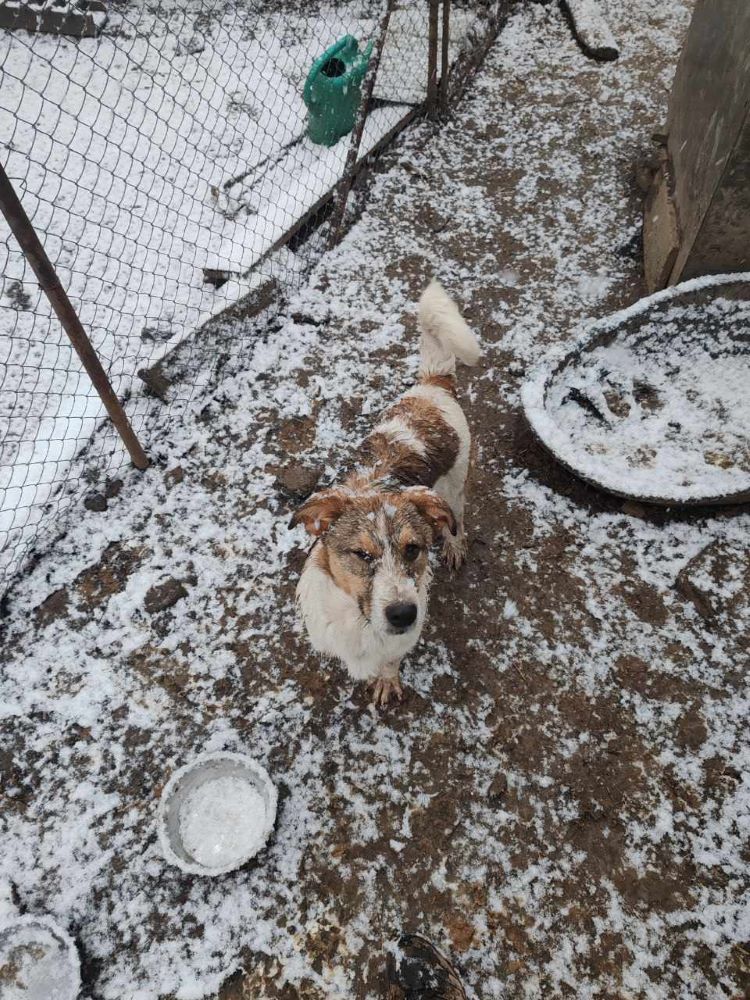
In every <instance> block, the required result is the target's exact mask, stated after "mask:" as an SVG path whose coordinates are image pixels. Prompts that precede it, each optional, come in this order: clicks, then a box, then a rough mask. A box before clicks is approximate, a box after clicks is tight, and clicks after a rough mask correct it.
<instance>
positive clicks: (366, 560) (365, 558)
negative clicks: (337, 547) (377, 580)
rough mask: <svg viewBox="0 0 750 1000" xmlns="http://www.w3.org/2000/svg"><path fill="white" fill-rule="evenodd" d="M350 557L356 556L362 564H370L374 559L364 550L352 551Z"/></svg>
mask: <svg viewBox="0 0 750 1000" xmlns="http://www.w3.org/2000/svg"><path fill="white" fill-rule="evenodd" d="M352 555H353V556H356V557H357V559H361V560H362V562H363V563H371V562H372V561H373V559H374V558H375V557H374V556H372V555H370V553H369V552H365V550H364V549H352Z"/></svg>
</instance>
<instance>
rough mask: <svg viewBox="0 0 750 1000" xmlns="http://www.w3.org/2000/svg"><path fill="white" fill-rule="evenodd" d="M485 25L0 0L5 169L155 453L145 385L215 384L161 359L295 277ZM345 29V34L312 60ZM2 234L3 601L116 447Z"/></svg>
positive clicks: (12, 243)
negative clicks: (327, 223) (43, 538)
mask: <svg viewBox="0 0 750 1000" xmlns="http://www.w3.org/2000/svg"><path fill="white" fill-rule="evenodd" d="M498 19H499V10H498V5H497V4H493V3H489V4H488V3H486V2H483V3H478V2H475V3H468V4H465V5H463V6H461V5H456V4H455V3H454V4H453V5H452V6H451V8H450V9H449V7H448V0H443V2H442V3H441V2H440V0H409V2H401V3H398V2H394V0H327V2H320V3H316V2H312V0H231V2H230V0H108V2H106V3H103V2H100V0H0V140H1V142H2V145H1V146H0V155H1V157H2V159H1V160H0V162H1V163H2V164H3V166H4V168H5V172H6V174H7V176H8V178H9V180H10V183H11V185H12V187H13V189H14V191H15V193H16V194H17V196H18V198H19V199H20V202H21V204H22V206H23V208H24V209H25V212H26V214H27V216H28V217H29V219H30V221H31V225H32V226H33V228H34V230H35V231H36V233H37V235H38V237H39V239H40V240H41V243H42V244H43V246H44V249H45V250H46V253H47V255H48V257H49V260H50V262H51V264H52V265H53V267H54V268H55V270H56V272H57V276H58V278H59V280H60V284H61V285H62V287H63V289H65V290H66V291H67V293H68V295H69V298H70V302H71V304H72V306H73V309H74V310H75V312H76V313H77V315H78V317H79V318H80V321H81V323H82V325H83V328H84V330H85V331H86V333H87V334H88V337H89V338H90V340H91V343H92V344H93V347H94V350H95V351H96V354H97V355H98V358H99V359H100V361H101V364H102V366H103V368H104V370H105V372H106V374H107V376H108V379H109V381H110V383H111V386H112V387H113V389H114V392H115V393H116V394H117V396H118V397H119V398H120V399H121V400H123V401H124V403H125V410H126V412H127V416H128V418H129V420H130V423H131V425H132V427H133V429H134V430H135V433H136V434H137V435H138V437H139V438H140V440H141V443H142V445H143V446H144V448H145V450H146V452H148V450H149V440H148V427H147V420H146V417H147V413H148V410H149V407H150V406H151V405H152V404H151V401H150V397H149V393H151V394H153V393H156V394H157V395H163V396H164V398H165V400H166V401H167V405H170V406H179V405H181V404H184V403H185V402H186V401H188V400H189V399H190V398H191V397H192V396H193V395H194V394H195V393H196V392H197V391H199V390H200V389H201V387H203V386H205V384H206V383H207V381H208V379H209V378H210V371H208V370H207V360H206V358H205V356H202V357H201V360H200V362H198V360H197V356H196V357H195V358H194V365H195V367H194V370H192V371H191V370H189V369H190V357H191V355H190V351H189V350H188V354H187V357H188V361H187V367H188V373H187V377H185V376H184V375H183V378H182V379H181V381H180V383H179V385H178V386H176V387H175V388H174V389H173V390H171V391H169V392H168V393H167V392H166V391H165V390H164V386H163V379H162V371H161V367H160V366H163V365H164V361H163V359H164V358H168V357H169V356H170V355H171V354H173V353H174V351H175V348H176V347H177V345H182V349H183V355H184V345H185V344H186V343H187V344H190V342H191V341H190V338H191V335H193V334H194V333H195V331H196V330H198V329H200V328H202V327H205V324H206V323H207V322H209V321H210V320H211V317H215V316H217V315H219V314H221V313H222V312H223V311H224V310H227V309H228V308H230V307H234V308H243V309H245V311H246V313H247V314H248V315H251V314H252V313H253V312H258V311H259V310H261V309H262V308H268V307H269V306H271V305H272V304H273V303H274V302H275V301H278V299H279V297H280V295H281V292H282V289H283V288H285V287H286V288H289V287H292V288H293V287H294V286H295V284H296V283H298V282H299V281H300V280H301V278H302V276H303V275H304V274H305V271H306V269H307V267H308V266H309V264H310V262H311V261H312V260H313V259H314V258H315V256H316V255H319V254H320V253H321V252H322V249H323V247H324V246H325V239H324V238H323V236H322V235H321V231H320V230H319V231H318V233H317V236H315V237H313V238H307V239H305V237H306V236H309V234H310V233H311V232H313V231H314V224H313V223H314V220H315V219H316V218H319V217H320V214H321V212H325V211H326V206H328V205H330V204H331V203H333V204H334V205H335V206H338V207H337V208H334V217H335V216H336V214H337V212H338V213H339V214H340V208H341V202H342V198H341V194H342V192H345V189H346V186H347V184H348V179H350V178H351V176H353V172H354V170H355V169H356V166H357V164H359V163H361V162H362V161H363V158H364V157H366V156H367V154H368V153H371V152H373V151H377V150H378V149H379V148H381V147H382V146H383V145H384V143H385V142H387V141H388V140H389V139H390V138H391V137H392V136H393V135H394V134H395V133H396V132H398V131H399V129H400V128H401V127H403V125H404V124H405V123H407V122H408V121H409V120H410V119H411V118H412V117H413V116H414V115H415V114H417V113H420V112H424V111H425V110H429V109H431V108H433V107H436V106H437V105H438V104H439V103H440V101H441V99H442V101H443V103H444V104H445V103H446V101H447V97H448V88H447V86H446V85H447V83H448V80H449V76H448V72H447V68H448V66H450V65H459V66H460V65H463V64H465V65H471V62H472V58H473V57H474V56H475V55H476V52H477V51H478V50H479V49H480V48H481V46H482V40H484V39H487V38H488V37H490V36H491V34H492V33H493V31H495V30H496V27H497V21H498ZM449 23H450V27H449V30H444V29H445V28H447V27H448V24H449ZM346 36H352V38H353V39H356V40H357V43H358V44H354V43H352V42H349V43H347V44H344V43H342V48H340V49H337V50H336V52H335V53H334V54H333V55H332V56H330V57H329V58H328V59H327V60H322V61H320V57H321V56H322V55H323V54H324V53H325V52H326V50H327V49H328V48H329V47H330V46H331V45H334V44H335V43H336V42H337V41H340V40H342V39H344V38H345V37H346ZM369 42H373V43H375V50H374V51H375V59H376V60H377V57H378V56H379V57H380V59H379V65H378V69H377V74H376V75H375V74H374V72H373V69H370V71H369V72H367V73H366V75H364V73H365V70H366V69H367V66H368V52H367V51H366V45H367V43H369ZM461 53H463V55H461ZM316 60H318V65H317V73H314V74H313V78H312V79H311V81H310V83H309V84H308V88H307V90H306V87H305V83H306V80H307V79H308V74H309V73H310V71H311V67H312V66H313V64H314V63H315V62H316ZM462 61H463V62H462ZM457 75H458V74H457ZM340 77H344V78H345V80H346V81H347V85H346V86H343V87H340V89H339V91H338V92H337V93H338V98H340V99H341V103H342V104H343V105H346V104H347V97H348V98H349V102H348V106H347V107H342V106H339V107H338V111H337V115H338V117H339V120H338V121H337V122H334V123H331V122H330V121H327V120H326V117H327V114H328V112H329V111H330V110H331V109H330V108H327V107H326V106H325V105H326V98H325V94H326V93H327V92H328V91H330V88H331V87H332V86H335V85H336V80H337V79H338V78H340ZM332 81H333V82H332ZM441 81H442V82H441ZM349 83H351V87H352V88H353V90H354V92H356V94H357V95H359V94H364V96H363V97H362V98H361V99H360V98H359V97H358V100H359V107H360V109H366V114H365V113H364V110H362V113H361V120H360V122H359V125H360V126H361V128H357V127H356V126H355V128H354V129H352V122H351V120H347V116H349V117H351V114H352V102H351V96H352V89H350V87H349ZM326 88H328V90H327V89H326ZM357 88H359V89H357ZM321 93H322V94H323V95H324V98H323V101H322V104H321V103H320V102H321V98H320V94H321ZM306 98H307V102H308V103H307V104H306ZM315 100H318V104H317V105H315ZM332 101H333V98H331V102H332ZM308 104H309V105H310V110H308ZM355 104H356V102H355ZM354 112H355V113H356V112H357V107H356V106H355V107H354ZM316 115H317V116H319V117H320V118H321V120H320V121H317V125H316V127H317V129H318V133H317V135H316V138H317V140H318V141H313V139H312V134H313V133H312V130H313V125H312V124H311V122H312V120H313V118H315V116H316ZM336 128H338V130H339V133H341V135H342V138H341V139H340V141H338V142H334V141H333V139H334V138H335V136H333V133H332V132H331V131H330V130H331V129H334V130H335V129H336ZM327 129H328V131H326V130H327ZM342 129H343V130H344V131H343V132H342V131H341V130H342ZM308 130H310V134H308ZM321 130H322V131H321ZM360 133H361V134H360ZM321 137H322V138H321ZM356 138H359V139H360V140H361V141H360V142H359V145H358V147H357V145H356V142H355V141H354V139H356ZM327 142H332V143H333V144H330V145H327V144H325V143H327ZM355 154H356V155H355ZM342 178H344V180H342ZM347 178H348V179H347ZM336 192H338V201H337V200H336V198H334V199H332V195H333V194H335V193H336ZM0 233H1V235H2V241H0V261H1V263H2V268H1V271H2V282H1V284H0V467H1V471H0V592H1V591H2V590H3V589H4V586H6V585H7V583H8V581H9V580H10V578H11V577H12V575H13V574H14V573H16V572H17V571H18V569H19V568H20V567H21V566H22V564H23V562H24V559H25V558H26V556H27V555H28V553H29V551H30V550H31V548H32V546H33V545H34V543H35V540H36V539H37V537H38V534H39V531H40V529H41V528H42V527H44V526H45V525H48V524H49V523H50V522H51V521H53V522H54V523H58V522H59V520H60V515H61V512H62V511H63V510H64V508H65V507H66V506H69V505H70V503H71V502H73V501H74V500H75V499H80V497H81V495H82V493H84V492H88V493H90V492H91V491H92V488H93V487H94V486H97V484H98V488H101V489H105V488H106V486H105V484H106V483H107V482H108V481H110V480H111V479H112V477H113V476H114V473H115V472H116V470H117V469H118V468H119V467H121V466H122V465H123V464H125V463H126V462H127V454H126V452H125V450H124V449H123V447H122V444H121V442H120V440H119V438H118V437H117V434H116V432H115V431H114V429H113V427H112V425H111V424H110V423H109V422H103V420H102V417H103V413H104V409H103V405H102V401H101V399H100V396H99V394H98V393H97V392H96V390H95V389H94V387H93V384H92V382H91V380H90V378H89V376H88V375H87V374H86V371H85V370H84V368H83V367H82V364H81V361H80V359H79V357H78V356H77V354H76V353H75V351H74V350H73V347H72V346H71V343H70V340H69V338H68V336H67V334H66V332H65V330H64V329H63V326H62V325H61V323H60V322H59V320H58V318H57V316H56V315H55V312H54V311H53V309H52V307H51V304H50V299H49V297H48V295H47V294H45V292H44V291H43V290H42V289H41V288H40V285H39V283H38V281H37V280H36V278H35V274H34V270H32V266H31V262H30V260H29V258H28V255H24V253H23V252H22V251H21V249H20V247H19V244H18V242H17V240H16V239H15V238H14V236H13V235H11V232H10V231H9V229H8V226H7V224H6V222H4V221H3V219H2V218H1V217H0ZM328 239H329V240H330V234H329V235H328ZM184 364H185V359H184V356H183V365H184ZM208 367H209V368H210V363H209V364H208ZM139 376H140V377H139ZM82 451H85V455H86V461H85V462H81V461H80V460H79V459H77V458H76V456H78V457H79V458H80V454H81V452H82ZM74 459H76V460H75V461H74Z"/></svg>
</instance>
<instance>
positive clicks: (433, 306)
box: [419, 281, 482, 375]
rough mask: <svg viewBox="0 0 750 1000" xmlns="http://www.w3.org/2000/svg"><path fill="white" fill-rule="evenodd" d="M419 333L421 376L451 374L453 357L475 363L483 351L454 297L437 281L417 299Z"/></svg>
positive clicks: (465, 362) (452, 371)
mask: <svg viewBox="0 0 750 1000" xmlns="http://www.w3.org/2000/svg"><path fill="white" fill-rule="evenodd" d="M419 326H420V330H421V333H422V337H421V351H422V359H421V364H420V374H421V375H453V374H455V371H456V358H458V360H459V361H462V362H463V363H464V364H465V365H475V364H476V363H477V361H478V360H479V356H480V355H481V353H482V350H481V348H480V346H479V341H478V340H477V338H476V337H475V336H474V334H473V333H472V331H471V330H470V329H469V327H468V326H467V324H466V321H465V320H464V318H463V316H462V315H461V313H460V312H459V311H458V307H457V306H456V303H455V302H454V301H453V299H451V298H449V296H448V295H447V294H446V291H445V289H444V288H443V286H442V285H441V284H440V283H439V282H438V281H431V282H430V284H429V285H428V286H427V288H425V290H424V292H422V297H421V298H420V300H419Z"/></svg>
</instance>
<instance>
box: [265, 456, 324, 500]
mask: <svg viewBox="0 0 750 1000" xmlns="http://www.w3.org/2000/svg"><path fill="white" fill-rule="evenodd" d="M322 475H323V469H322V468H321V467H320V466H313V467H310V466H307V465H302V464H301V463H300V462H292V464H291V465H287V466H286V467H285V468H283V469H281V470H280V471H279V472H278V473H277V475H276V485H277V486H278V487H279V489H281V490H283V492H284V493H286V494H288V495H289V496H291V497H294V498H295V499H297V500H305V499H306V498H307V497H309V496H310V494H311V493H313V492H314V491H315V487H316V486H317V485H318V483H319V482H320V477H321V476H322Z"/></svg>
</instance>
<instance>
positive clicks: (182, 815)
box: [156, 752, 277, 875]
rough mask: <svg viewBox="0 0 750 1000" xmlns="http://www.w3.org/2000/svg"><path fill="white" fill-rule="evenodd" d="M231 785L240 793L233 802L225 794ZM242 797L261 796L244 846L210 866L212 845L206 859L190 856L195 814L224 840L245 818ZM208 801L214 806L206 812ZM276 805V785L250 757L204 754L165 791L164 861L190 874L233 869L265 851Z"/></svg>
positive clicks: (160, 824)
mask: <svg viewBox="0 0 750 1000" xmlns="http://www.w3.org/2000/svg"><path fill="white" fill-rule="evenodd" d="M217 783H218V784H217ZM232 785H233V786H234V790H236V791H237V792H238V795H237V796H236V798H235V800H234V801H232V796H231V795H230V796H224V795H223V794H222V793H223V792H225V791H226V790H227V789H228V788H229V789H230V791H231V786H232ZM243 796H244V797H245V798H247V797H248V796H249V797H251V798H255V797H256V796H258V797H259V799H260V803H259V805H260V815H258V814H257V812H256V813H254V814H253V815H248V816H247V828H243V836H242V837H241V838H240V841H241V842H240V844H239V845H238V847H237V850H236V851H230V852H229V853H231V854H232V857H231V858H228V857H227V852H226V850H225V852H224V853H223V855H221V856H220V860H219V861H218V863H216V864H211V863H208V862H206V860H205V857H206V856H207V854H210V845H209V846H208V847H207V848H206V850H204V851H201V854H202V857H196V856H195V854H194V853H192V851H194V850H195V848H194V847H191V845H190V844H189V843H186V839H188V838H187V836H186V823H187V824H190V823H191V821H194V820H195V816H196V814H197V815H198V823H199V825H200V828H201V829H204V830H205V831H206V832H207V834H209V833H210V834H212V835H214V839H217V840H220V838H221V836H222V833H223V828H230V827H231V828H232V829H236V827H237V825H238V822H240V823H241V821H242V819H243V818H244V817H242V806H243V802H242V799H243ZM209 802H210V803H211V806H212V808H211V809H210V810H207V809H206V805H207V803H209ZM196 804H197V805H196ZM276 804H277V792H276V786H275V785H274V783H273V782H272V781H271V779H270V777H269V776H268V773H267V772H266V770H265V768H263V767H261V765H260V764H258V763H257V762H256V761H254V760H253V759H252V757H247V756H245V754H241V753H230V752H219V753H207V754H201V755H200V756H198V757H196V759H195V760H193V761H191V763H189V764H186V765H185V766H184V767H181V768H180V769H179V770H177V771H175V773H174V774H173V775H172V777H171V778H170V779H169V781H168V782H167V784H166V786H165V788H164V791H163V792H162V796H161V800H160V802H159V808H158V811H157V817H156V821H157V829H158V832H159V841H160V843H161V849H162V852H163V854H164V857H165V858H166V860H167V861H168V862H169V863H170V864H173V865H176V866H177V867H178V868H179V869H180V870H181V871H183V872H186V873H188V874H190V875H225V874H226V873H227V872H231V871H235V870H236V869H237V868H241V867H242V866H243V865H244V864H246V863H247V862H248V861H249V860H250V859H251V858H253V857H254V856H255V855H256V854H257V853H258V852H259V851H261V850H262V849H263V847H265V845H266V843H267V842H268V838H269V837H270V835H271V831H272V830H273V825H274V822H275V820H276ZM209 840H210V837H209ZM195 853H198V852H197V851H196V852H195Z"/></svg>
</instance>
